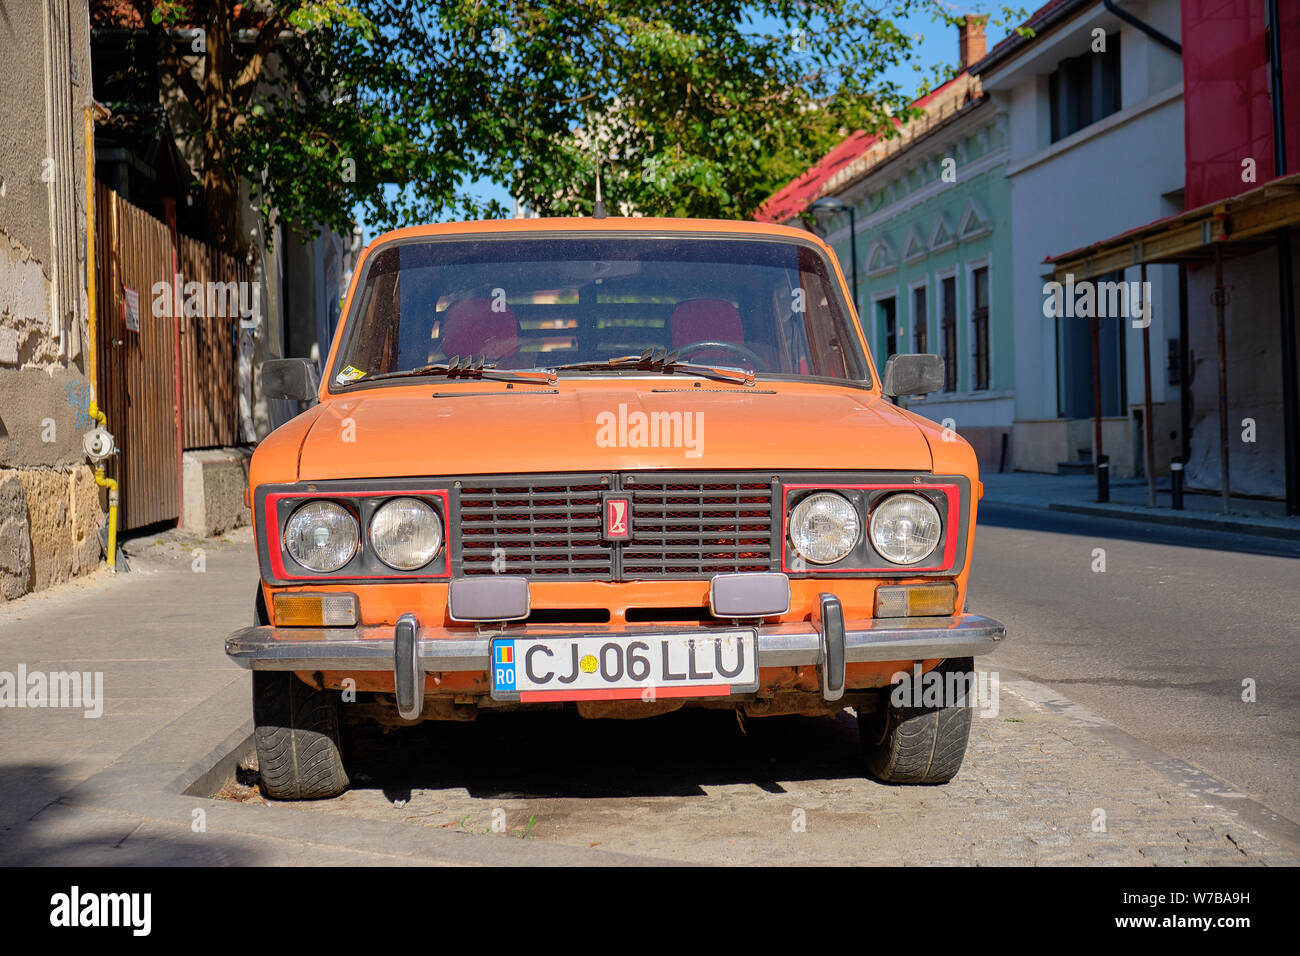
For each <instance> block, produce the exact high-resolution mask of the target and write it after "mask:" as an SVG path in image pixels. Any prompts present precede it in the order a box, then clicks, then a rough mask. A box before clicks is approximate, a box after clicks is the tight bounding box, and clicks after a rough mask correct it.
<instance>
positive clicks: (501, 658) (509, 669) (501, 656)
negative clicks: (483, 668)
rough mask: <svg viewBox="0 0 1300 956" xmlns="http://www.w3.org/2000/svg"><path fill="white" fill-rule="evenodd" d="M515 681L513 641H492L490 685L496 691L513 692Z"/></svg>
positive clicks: (515, 686) (515, 687) (515, 685)
mask: <svg viewBox="0 0 1300 956" xmlns="http://www.w3.org/2000/svg"><path fill="white" fill-rule="evenodd" d="M517 686H518V685H517V684H516V683H515V642H514V641H512V640H505V641H493V642H492V687H493V689H494V690H496V691H507V692H513V691H514V690H516V689H517Z"/></svg>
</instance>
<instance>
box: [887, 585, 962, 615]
mask: <svg viewBox="0 0 1300 956" xmlns="http://www.w3.org/2000/svg"><path fill="white" fill-rule="evenodd" d="M956 608H957V585H955V584H904V585H899V586H897V587H893V586H890V587H881V588H876V617H937V616H946V615H949V614H953V613H955V612H956Z"/></svg>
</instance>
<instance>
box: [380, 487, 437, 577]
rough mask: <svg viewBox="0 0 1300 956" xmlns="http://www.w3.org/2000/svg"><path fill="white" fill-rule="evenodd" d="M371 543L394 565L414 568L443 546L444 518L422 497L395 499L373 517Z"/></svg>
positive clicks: (401, 569) (421, 564) (426, 561)
mask: <svg viewBox="0 0 1300 956" xmlns="http://www.w3.org/2000/svg"><path fill="white" fill-rule="evenodd" d="M370 546H371V547H372V548H374V549H375V554H377V555H379V560H380V561H383V562H384V564H386V565H388V566H389V567H390V568H396V569H397V570H399V571H414V570H415V569H416V568H422V567H424V566H425V565H426V564H428V563H429V562H430V561H432V560H433V556H434V555H435V554H437V553H438V549H439V548H441V547H442V519H441V518H439V517H438V512H436V511H434V510H433V509H432V508H431V507H429V506H428V505H427V504H425V503H424V502H423V501H421V500H420V499H419V498H394V499H393V500H392V501H386V502H384V504H383V505H381V506H380V508H379V510H378V511H376V512H375V516H374V517H373V518H371V519H370Z"/></svg>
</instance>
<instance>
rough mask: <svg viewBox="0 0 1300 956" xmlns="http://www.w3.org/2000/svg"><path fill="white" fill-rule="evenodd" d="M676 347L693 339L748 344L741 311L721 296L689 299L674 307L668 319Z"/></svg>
mask: <svg viewBox="0 0 1300 956" xmlns="http://www.w3.org/2000/svg"><path fill="white" fill-rule="evenodd" d="M668 325H669V327H670V328H671V329H672V336H673V348H678V347H679V346H682V345H689V344H690V343H691V342H733V343H735V344H736V345H744V344H745V327H744V325H743V324H742V323H741V321H740V313H739V312H737V311H736V307H735V306H734V305H732V304H731V303H730V302H724V301H723V300H721V299H687V300H686V301H685V302H683V303H681V304H680V305H679V306H677V308H675V309H673V314H672V317H671V318H669V320H668Z"/></svg>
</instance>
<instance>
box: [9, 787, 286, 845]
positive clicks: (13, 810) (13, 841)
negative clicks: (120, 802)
mask: <svg viewBox="0 0 1300 956" xmlns="http://www.w3.org/2000/svg"><path fill="white" fill-rule="evenodd" d="M58 771H59V768H58V767H56V766H53V765H49V764H44V765H40V764H9V765H4V766H0V779H3V780H4V781H5V787H4V792H5V794H6V803H5V806H4V807H3V808H0V810H2V811H3V813H4V818H3V819H4V824H3V825H2V826H0V866H82V867H84V866H256V865H265V864H270V863H275V862H283V859H282V858H281V859H279V860H277V859H276V857H275V855H274V851H273V850H272V849H271V848H267V849H266V850H265V851H263V850H261V849H258V848H257V847H256V846H254V845H250V841H249V840H247V839H243V840H238V839H236V840H231V839H227V838H223V837H222V836H220V835H218V834H215V833H213V832H211V831H208V832H199V833H195V832H192V831H190V830H187V829H184V828H183V827H178V826H166V825H162V824H150V823H147V822H141V820H140V819H139V818H138V817H134V816H129V815H125V814H118V813H108V812H104V811H99V810H94V809H87V808H82V807H74V806H69V805H67V804H64V803H61V802H59V800H58V798H57V795H58V794H59V793H60V792H61V791H62V790H64V789H66V786H61V785H60V783H59V781H58ZM18 787H21V788H22V790H23V792H25V793H26V794H29V795H30V796H29V797H28V798H27V799H24V800H23V805H22V810H21V811H19V810H18V806H17V805H16V804H15V803H13V802H11V801H12V800H13V795H14V794H15V793H16V790H15V788H18ZM38 801H39V804H40V805H39V806H36V803H37V802H38ZM28 811H30V812H28Z"/></svg>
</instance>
